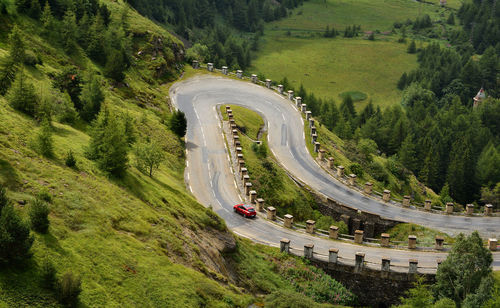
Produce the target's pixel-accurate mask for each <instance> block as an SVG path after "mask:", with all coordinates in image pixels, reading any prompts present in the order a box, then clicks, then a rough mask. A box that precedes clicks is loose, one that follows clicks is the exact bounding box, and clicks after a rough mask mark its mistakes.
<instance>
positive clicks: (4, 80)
mask: <svg viewBox="0 0 500 308" xmlns="http://www.w3.org/2000/svg"><path fill="white" fill-rule="evenodd" d="M17 68H18V66H17V64H16V62H15V61H14V60H12V59H10V58H8V59H4V60H3V61H2V62H1V63H0V95H5V94H6V93H7V91H8V90H9V88H10V85H11V84H12V82H13V81H14V79H15V78H16V73H17Z"/></svg>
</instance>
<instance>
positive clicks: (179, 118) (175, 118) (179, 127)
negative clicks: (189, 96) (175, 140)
mask: <svg viewBox="0 0 500 308" xmlns="http://www.w3.org/2000/svg"><path fill="white" fill-rule="evenodd" d="M169 126H170V129H171V130H172V131H173V132H174V133H175V134H176V135H177V136H179V138H182V137H184V135H186V128H187V120H186V115H185V114H184V112H182V111H180V110H177V111H174V112H173V113H172V116H171V117H170V123H169Z"/></svg>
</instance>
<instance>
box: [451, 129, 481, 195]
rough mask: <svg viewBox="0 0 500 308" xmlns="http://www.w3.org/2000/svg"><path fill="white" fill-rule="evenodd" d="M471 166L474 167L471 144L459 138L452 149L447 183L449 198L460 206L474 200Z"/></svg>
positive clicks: (473, 179)
mask: <svg viewBox="0 0 500 308" xmlns="http://www.w3.org/2000/svg"><path fill="white" fill-rule="evenodd" d="M472 166H475V163H474V160H473V157H472V149H471V143H470V141H469V140H468V138H461V139H459V140H457V141H456V142H455V143H454V144H453V147H452V152H451V157H450V165H449V166H448V175H447V181H448V183H449V185H450V195H451V197H452V198H453V199H455V200H457V201H458V202H460V203H462V204H466V203H467V202H469V201H471V200H473V198H474V194H475V189H474V187H475V178H474V168H473V167H472Z"/></svg>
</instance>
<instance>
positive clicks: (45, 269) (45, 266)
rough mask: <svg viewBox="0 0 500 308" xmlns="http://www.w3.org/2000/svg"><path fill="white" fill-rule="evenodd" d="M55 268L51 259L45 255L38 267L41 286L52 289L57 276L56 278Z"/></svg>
mask: <svg viewBox="0 0 500 308" xmlns="http://www.w3.org/2000/svg"><path fill="white" fill-rule="evenodd" d="M56 273H57V271H56V268H55V267H54V264H53V263H52V261H51V260H50V259H49V258H48V257H46V258H45V259H43V261H42V265H41V267H40V276H41V277H42V287H44V288H46V289H49V290H52V289H54V287H55V286H56V282H57V278H56Z"/></svg>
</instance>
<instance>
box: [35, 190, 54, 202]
mask: <svg viewBox="0 0 500 308" xmlns="http://www.w3.org/2000/svg"><path fill="white" fill-rule="evenodd" d="M37 199H39V200H41V201H45V202H52V195H51V194H50V192H49V190H48V189H47V188H46V187H43V188H42V189H41V190H40V191H39V192H38V194H37Z"/></svg>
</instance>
